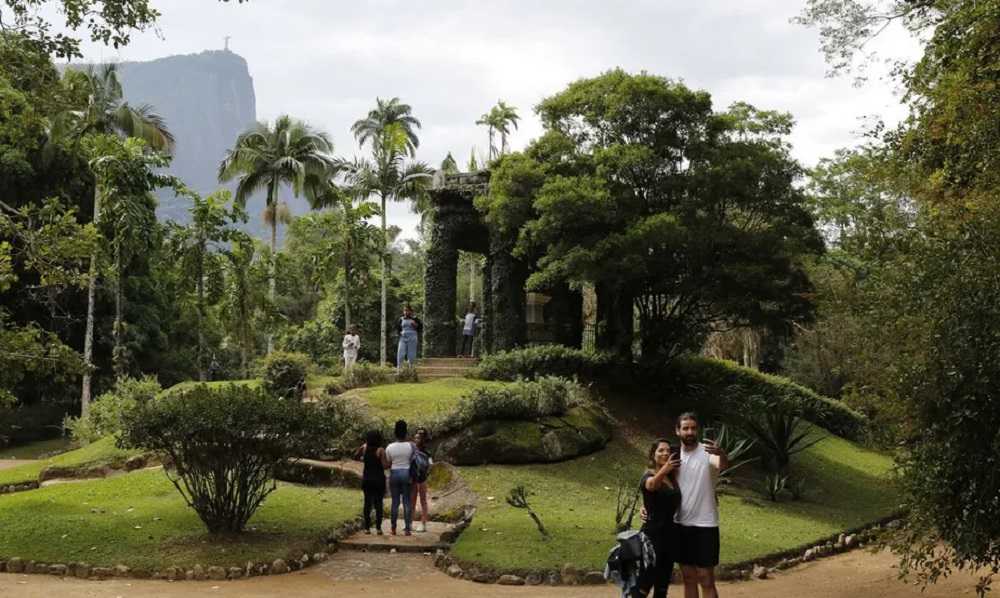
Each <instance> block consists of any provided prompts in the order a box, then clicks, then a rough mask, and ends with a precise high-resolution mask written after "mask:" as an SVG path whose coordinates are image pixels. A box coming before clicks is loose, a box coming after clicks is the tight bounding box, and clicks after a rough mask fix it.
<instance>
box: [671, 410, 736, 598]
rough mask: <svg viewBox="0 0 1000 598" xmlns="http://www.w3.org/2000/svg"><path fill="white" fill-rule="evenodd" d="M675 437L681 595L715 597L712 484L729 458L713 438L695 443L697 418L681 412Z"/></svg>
mask: <svg viewBox="0 0 1000 598" xmlns="http://www.w3.org/2000/svg"><path fill="white" fill-rule="evenodd" d="M676 432H677V438H679V439H680V441H681V467H680V469H679V470H678V473H677V485H678V487H679V488H680V490H681V505H680V507H679V508H678V509H677V514H676V515H675V516H674V521H675V522H676V523H677V539H676V542H677V543H676V546H677V550H676V553H675V558H676V559H677V563H678V564H679V565H680V567H681V576H682V577H683V578H684V598H698V587H699V586H700V587H701V595H702V596H703V597H704V598H717V597H718V595H719V592H718V590H716V589H715V566H716V565H718V564H719V503H718V501H717V500H716V497H715V485H716V482H717V481H718V478H719V472H721V471H723V470H725V469H726V468H727V467H729V457H728V456H727V455H726V451H724V450H722V447H720V446H719V445H717V444H716V443H715V442H714V441H713V440H709V439H705V440H703V441H702V442H698V418H697V416H696V415H695V414H694V413H690V412H689V413H682V414H681V416H680V417H678V418H677V429H676Z"/></svg>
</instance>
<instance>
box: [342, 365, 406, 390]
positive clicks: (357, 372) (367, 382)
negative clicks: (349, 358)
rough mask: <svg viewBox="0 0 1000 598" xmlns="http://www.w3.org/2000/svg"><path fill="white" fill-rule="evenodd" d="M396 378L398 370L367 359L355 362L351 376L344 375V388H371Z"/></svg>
mask: <svg viewBox="0 0 1000 598" xmlns="http://www.w3.org/2000/svg"><path fill="white" fill-rule="evenodd" d="M395 379H396V370H395V369H394V368H391V367H381V366H378V365H375V364H374V363H368V362H367V361H359V362H357V363H355V364H354V369H353V370H351V374H350V375H349V376H344V388H345V389H347V390H349V389H352V388H371V387H372V386H381V385H383V384H390V383H391V382H392V381H393V380H395Z"/></svg>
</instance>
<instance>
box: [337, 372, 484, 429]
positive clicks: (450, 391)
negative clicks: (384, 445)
mask: <svg viewBox="0 0 1000 598" xmlns="http://www.w3.org/2000/svg"><path fill="white" fill-rule="evenodd" d="M500 385H502V383H500V382H485V381H483V380H473V379H471V378H443V379H440V380H432V381H430V382H422V383H413V384H386V385H384V386H376V387H374V388H361V389H357V390H354V391H351V393H352V394H358V395H360V396H361V397H363V398H364V399H365V401H367V403H368V405H369V406H370V407H371V409H372V413H374V414H375V415H377V416H379V417H381V418H383V419H385V420H386V421H388V422H390V423H392V422H393V421H395V420H397V419H400V418H402V419H405V420H406V421H407V422H415V423H420V422H426V421H429V420H431V419H433V418H434V417H436V416H439V415H445V414H448V413H451V412H453V411H454V410H455V409H456V408H457V407H458V404H459V403H460V402H461V400H462V397H463V396H464V395H466V394H468V393H470V392H472V391H473V390H475V389H477V388H482V387H484V386H500Z"/></svg>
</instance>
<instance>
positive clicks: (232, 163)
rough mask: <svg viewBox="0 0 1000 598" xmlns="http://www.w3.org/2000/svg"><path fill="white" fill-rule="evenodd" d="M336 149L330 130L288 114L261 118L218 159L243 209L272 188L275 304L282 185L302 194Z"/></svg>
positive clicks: (271, 290)
mask: <svg viewBox="0 0 1000 598" xmlns="http://www.w3.org/2000/svg"><path fill="white" fill-rule="evenodd" d="M332 151H333V144H332V143H331V142H330V138H329V137H328V136H327V134H326V133H324V132H322V131H320V130H317V129H314V128H313V127H312V126H310V125H308V124H307V123H305V122H303V121H300V120H294V119H292V118H291V117H290V116H288V115H286V114H283V115H281V116H279V117H278V118H277V119H276V120H275V121H274V123H273V125H270V124H268V123H267V122H259V123H257V124H256V125H254V126H253V127H252V128H251V129H250V130H249V131H246V132H245V133H243V134H241V135H240V136H239V137H238V138H237V139H236V144H235V145H234V146H233V148H232V149H231V150H229V153H228V154H227V155H226V157H225V158H224V159H223V160H222V163H221V164H219V181H220V182H223V183H227V182H229V181H231V180H233V179H235V178H237V177H238V178H239V181H238V183H237V185H236V194H235V195H234V197H233V205H234V206H237V207H239V208H240V209H244V208H245V207H246V204H247V201H248V200H249V199H250V196H251V195H253V194H254V193H256V192H258V191H266V192H267V204H266V205H267V208H266V210H265V213H264V217H265V222H266V223H267V224H268V225H269V226H270V227H271V270H270V274H269V277H268V278H269V280H268V298H269V300H270V301H271V302H272V303H273V302H274V296H275V290H276V288H275V272H276V268H277V265H276V264H277V259H276V256H277V251H278V220H279V219H280V215H281V214H280V206H279V201H278V191H279V189H280V188H281V186H282V185H290V186H291V187H292V193H294V194H295V196H296V197H298V195H299V193H300V192H301V191H302V190H303V186H304V185H305V183H306V179H307V177H309V175H318V174H319V173H322V172H325V171H326V170H327V169H328V168H330V166H331V165H332V163H333V159H332V157H331V156H330V152H332ZM273 351H274V334H273V333H269V334H268V337H267V352H268V354H270V353H272V352H273Z"/></svg>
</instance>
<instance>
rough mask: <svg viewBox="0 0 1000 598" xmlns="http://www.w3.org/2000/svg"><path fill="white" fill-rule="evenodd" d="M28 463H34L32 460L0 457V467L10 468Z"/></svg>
mask: <svg viewBox="0 0 1000 598" xmlns="http://www.w3.org/2000/svg"><path fill="white" fill-rule="evenodd" d="M28 463H34V461H26V460H24V459H0V469H10V468H12V467H17V466H18V465H26V464H28Z"/></svg>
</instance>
